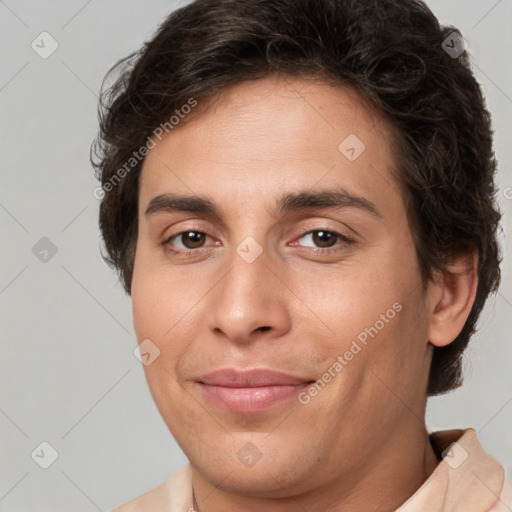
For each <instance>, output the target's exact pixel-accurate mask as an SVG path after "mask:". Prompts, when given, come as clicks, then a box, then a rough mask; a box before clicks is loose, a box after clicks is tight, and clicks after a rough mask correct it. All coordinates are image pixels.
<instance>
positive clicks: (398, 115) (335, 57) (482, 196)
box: [91, 0, 501, 395]
mask: <svg viewBox="0 0 512 512" xmlns="http://www.w3.org/2000/svg"><path fill="white" fill-rule="evenodd" d="M447 41H448V47H449V48H457V47H458V46H456V43H457V44H458V45H459V46H460V44H461V41H462V39H461V34H460V33H459V31H458V30H457V29H455V28H453V27H443V26H440V25H439V22H438V21H437V19H436V17H435V16H434V15H433V14H432V12H431V11H430V10H429V9H428V8H427V7H426V6H425V4H424V3H423V2H421V1H418V0H196V1H195V2H193V3H191V4H189V5H188V6H186V7H183V8H181V9H179V10H176V11H174V12H173V13H171V15H170V16H169V17H168V18H167V19H166V20H165V21H164V22H163V23H162V24H161V26H160V27H159V28H158V30H157V32H156V34H155V35H154V37H152V38H151V40H149V41H148V42H146V43H145V44H144V46H143V47H142V48H141V49H140V50H139V51H137V52H135V53H133V54H131V55H129V56H128V57H126V58H125V59H123V60H121V61H119V62H118V63H117V64H116V65H115V66H114V67H113V68H112V70H111V71H110V73H109V75H108V76H109V77H110V76H113V74H116V79H115V83H114V85H113V86H111V87H106V86H105V85H104V87H103V91H102V94H101V98H100V106H99V114H100V132H99V135H98V137H97V139H96V140H95V143H94V144H93V147H92V155H91V159H92V162H93V165H94V166H95V169H96V173H97V177H98V178H99V179H100V180H101V184H102V187H104V190H105V192H106V193H105V194H104V197H103V199H102V201H101V206H100V216H99V221H100V229H101V232H102V236H103V240H104V244H105V248H106V251H107V254H106V256H105V259H106V260H107V261H108V262H109V263H110V264H111V265H112V266H113V267H114V268H116V269H117V271H118V272H119V275H120V278H121V281H122V283H123V286H124V288H125V290H126V292H127V293H130V290H131V280H132V274H133V264H134V256H135V247H136V240H137V202H138V182H139V175H140V170H141V167H142V163H143V160H142V159H141V160H140V161H138V160H137V161H136V162H135V161H134V164H133V166H132V168H131V169H128V171H126V167H125V172H123V173H122V174H123V179H122V180H118V181H119V183H117V182H116V183H115V186H112V183H113V182H112V180H113V178H114V177H115V176H116V173H117V177H119V172H120V169H121V168H122V167H123V166H125V165H126V162H127V161H128V160H129V159H130V158H132V157H133V152H134V150H137V149H138V148H140V147H142V146H143V145H144V144H145V142H146V140H147V137H148V136H150V135H151V133H152V132H153V131H154V130H155V128H156V127H158V126H159V125H160V124H161V123H162V122H164V121H165V120H167V119H169V117H170V116H171V115H172V114H173V112H175V111H176V110H177V109H180V107H181V106H182V105H184V104H186V103H187V101H189V99H190V98H195V99H196V100H198V101H200V100H201V99H204V100H206V98H211V97H215V95H217V94H218V93H219V92H221V91H222V90H223V89H225V88H226V87H228V86H230V85H234V84H237V83H241V82H243V81H246V80H257V79H260V78H263V77H265V76H267V75H268V74H270V73H283V74H285V75H290V76H299V77H300V76H306V75H307V76H314V77H318V78H320V79H323V80H326V81H329V82H331V83H332V82H334V83H338V84H340V85H341V84H342V85H348V86H350V87H352V88H354V89H355V90H357V91H359V93H361V94H362V95H363V96H364V97H365V98H366V99H368V100H369V101H370V102H371V103H372V104H373V105H375V107H376V108H377V109H378V110H379V111H380V112H381V113H382V115H383V116H384V117H385V118H386V119H387V120H388V121H389V123H390V124H391V126H392V127H393V128H394V131H395V132H396V134H397V141H398V155H397V162H396V163H397V165H398V168H399V179H400V182H401V183H402V184H403V185H404V190H405V194H404V195H405V197H404V200H405V204H406V206H407V212H408V218H409V222H410V225H411V231H412V234H413V237H414V241H415V245H416V252H417V256H418V260H419V263H420V268H421V271H422V277H423V280H424V283H425V282H427V281H428V280H429V279H432V277H433V275H434V272H436V271H442V272H446V271H447V264H448V263H449V261H450V259H451V258H452V257H453V256H455V255H458V254H463V253H467V252H469V251H471V250H476V252H477V253H478V276H479V284H478V290H477V294H476V299H475V302H474V304H473V307H472V310H471V313H470V315H469V318H468V320H467V321H466V323H465V325H464V327H463V329H462V331H461V333H460V334H459V335H458V336H457V338H456V339H455V340H454V341H453V342H452V343H451V344H449V345H448V346H446V347H443V348H439V347H435V348H434V354H433V360H432V365H431V371H430V379H429V386H428V394H429V395H434V394H439V393H443V392H446V391H448V390H451V389H454V388H456V387H458V386H460V384H461V382H462V371H461V356H462V353H463V351H464V349H465V347H466V345H467V344H468V341H469V339H470V337H471V336H472V334H473V333H474V332H475V329H476V323H477V320H478V317H479V315H480V312H481V311H482V308H483V306H484V304H485V301H486V299H487V297H488V295H489V294H490V293H491V292H495V291H496V290H497V288H498V285H499V281H500V269H499V264H500V255H499V249H498V244H497V239H496V235H497V229H498V225H499V221H500V218H501V214H500V212H499V209H498V207H497V204H496V198H495V196H496V189H495V184H494V176H495V172H496V160H495V157H494V153H493V148H492V130H491V121H490V115H489V113H488V111H487V109H486V106H485V103H484V99H483V96H482V92H481V89H480V87H479V85H478V83H477V81H476V79H475V77H474V76H473V73H472V71H471V69H470V64H469V58H468V55H467V53H466V52H462V53H461V54H460V55H453V54H450V53H449V52H448V51H446V50H447ZM191 115H194V114H193V113H192V114H191ZM109 183H110V186H109V187H108V191H107V188H105V187H106V184H109Z"/></svg>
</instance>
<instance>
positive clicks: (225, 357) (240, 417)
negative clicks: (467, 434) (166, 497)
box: [132, 76, 477, 512]
mask: <svg viewBox="0 0 512 512" xmlns="http://www.w3.org/2000/svg"><path fill="white" fill-rule="evenodd" d="M202 107H203V108H202ZM349 134H356V135H357V137H358V138H359V139H360V140H362V141H363V142H364V144H365V146H366V150H365V151H364V152H363V153H362V154H361V155H360V156H359V157H358V158H357V159H356V160H355V161H353V162H351V161H349V160H348V159H347V158H346V157H345V156H344V155H343V154H342V153H341V152H340V151H339V149H338V146H339V145H340V143H341V142H342V141H343V140H344V139H345V138H346V137H347V136H348V135H349ZM390 134H391V130H390V128H389V126H388V125H387V124H386V122H385V121H384V120H383V119H382V118H381V117H380V115H379V114H378V113H377V112H375V111H373V110H372V109H371V108H370V107H369V106H368V105H367V104H366V103H365V102H364V101H363V100H362V99H361V98H360V97H359V96H358V95H357V94H356V93H355V92H354V91H352V90H350V89H348V88H344V87H334V86H330V85H326V84H324V83H321V82H319V81H311V80H305V79H291V78H289V77H288V78H286V77H279V76H272V77H269V78H265V79H262V80H259V81H256V82H252V83H243V84H239V85H236V86H233V87H230V88H229V89H226V90H225V91H224V92H223V93H222V94H221V95H219V96H218V97H217V98H216V100H215V101H214V102H213V103H212V104H211V105H208V108H205V105H201V104H199V105H198V107H197V111H196V112H195V113H194V115H193V116H192V115H191V116H190V119H187V120H186V122H184V123H183V124H182V125H180V126H178V127H177V129H175V130H173V131H172V132H170V133H169V134H168V135H167V136H165V137H164V138H163V139H162V140H161V141H156V142H157V143H156V146H155V147H154V148H153V149H152V150H151V151H150V152H149V154H148V156H147V157H146V159H145V163H144V167H143V171H142V175H141V181H140V195H139V231H138V240H137V249H136V258H135V268H134V275H133V283H132V299H133V315H134V324H135V330H136V334H137V338H138V340H139V342H141V341H142V340H144V339H146V338H149V339H151V340H152V342H153V343H155V344H156V345H157V346H158V347H159V349H160V351H161V353H160V357H158V359H156V360H155V362H154V363H153V364H151V365H148V366H146V367H145V368H144V369H145V373H146V378H147V381H148V384H149V387H150V390H151V393H152V396H153V398H154V400H155V403H156V405H157V407H158V409H159V411H160V413H161V415H162V417H163V419H164V420H165V422H166V424H167V426H168V427H169V429H170V431H171V432H172V434H173V436H174V437H175V439H176V440H177V442H178V443H179V445H180V446H181V448H182V449H183V451H184V452H185V454H186V455H187V457H188V458H189V460H190V462H191V464H192V468H193V486H194V489H195V493H196V496H197V500H198V504H199V508H200V510H201V512H217V511H218V512H220V511H223V512H226V511H227V512H230V511H233V512H234V511H238V510H244V511H261V510H266V511H271V512H274V511H276V512H277V511H282V512H285V511H286V512H287V511H296V510H307V511H310V512H314V511H326V510H327V511H340V512H341V511H348V510H351V511H353V510H379V511H388V510H389V511H391V510H394V509H395V508H397V507H398V506H399V505H400V504H401V503H403V502H404V501H405V500H406V499H407V498H408V497H409V496H411V495H412V494H413V493H414V492H415V491H416V490H417V489H418V488H419V487H420V486H421V484H422V483H423V482H424V481H425V479H426V478H427V477H428V476H429V475H430V474H431V473H432V471H433V470H434V468H435V466H436V465H437V464H438V462H439V461H438V459H437V457H436V455H435V453H434V451H433V449H432V447H431V445H430V443H429V440H428V435H427V430H426V427H425V420H424V415H425V403H426V387H427V380H428V371H429V366H430V361H431V357H432V348H433V345H438V346H442V345H446V344H448V343H450V342H451V341H452V340H453V339H454V338H455V337H456V336H457V334H458V332H460V330H461V329H462V327H463V325H464V322H465V320H466V318H467V316H468V314H469V311H470V308H471V304H472V302H473V300H474V294H475V290H476V283H477V279H476V276H475V272H474V270H471V271H468V272H460V274H459V275H457V276H455V277H448V276H444V275H438V276H437V278H436V280H435V282H431V283H429V285H428V287H427V289H426V290H425V289H424V288H423V286H422V282H421V278H420V271H419V266H418V260H417V257H416V253H415V248H414V244H413V238H412V235H411V231H410V227H409V223H408V220H407V216H406V212H405V207H404V202H403V198H402V193H401V189H400V186H399V184H398V182H397V180H396V179H395V178H394V173H393V170H394V168H395V167H396V164H395V161H394V155H393V153H392V150H391V147H392V146H391V142H390V141H391V138H390ZM340 186H343V187H344V188H345V189H346V190H348V191H350V193H352V194H354V195H357V196H360V197H362V198H365V199H366V200H367V201H371V203H373V204H374V205H375V207H376V209H377V210H378V212H379V215H378V216H377V215H372V214H371V213H369V212H367V211H364V210H362V209H360V208H356V207H348V206H345V207H340V208H319V207H315V208H309V209H307V210H301V211H294V212H289V213H285V214H283V213H280V214H276V213H272V211H271V207H272V206H273V205H274V202H275V201H276V199H277V198H278V197H279V196H281V195H282V194H283V193H287V192H296V191H298V190H301V191H302V190H305V191H309V192H311V191H318V190H329V189H336V188H339V187H340ZM165 193H176V194H184V195H198V196H203V197H205V198H208V199H210V200H211V201H212V202H213V203H214V204H215V205H216V206H217V207H218V209H219V211H220V212H221V216H220V217H215V216H211V215H209V214H203V213H195V212H186V211H172V210H171V211H160V212H158V213H155V214H153V215H146V214H145V212H146V209H147V206H148V204H149V202H150V201H151V199H153V198H154V197H156V196H158V195H161V194H165ZM312 230H317V231H316V233H318V231H331V232H339V233H342V234H343V235H345V236H347V237H350V238H352V240H353V242H352V243H344V242H343V241H342V240H339V239H337V238H336V237H334V241H335V243H334V245H333V248H332V249H331V251H330V252H326V249H325V247H326V245H325V244H324V245H320V244H321V241H322V240H321V239H320V244H319V242H318V238H315V237H314V236H313V235H311V234H307V233H309V232H311V231H312ZM183 231H185V232H188V231H196V232H197V231H199V232H202V233H205V234H206V235H207V236H205V237H204V241H203V242H202V248H201V244H199V245H198V244H197V243H196V244H195V245H194V244H193V241H194V239H192V241H191V239H190V238H187V237H186V236H185V237H183V236H175V237H174V238H173V239H172V240H171V241H170V242H168V243H167V245H165V244H164V241H165V240H168V239H169V237H171V236H173V235H178V234H179V233H181V232H183ZM248 236H251V237H253V238H254V239H255V240H256V241H257V242H258V244H259V245H260V246H261V247H262V249H263V252H262V254H261V255H260V256H259V257H258V258H257V259H256V260H255V261H254V262H252V263H247V262H246V261H244V259H242V258H241V257H240V256H239V254H238V253H237V252H236V249H237V247H238V246H239V244H240V243H241V242H242V241H243V240H244V239H245V238H246V237H248ZM315 240H316V241H315ZM331 245H332V244H331ZM168 247H171V248H174V249H176V250H180V251H183V254H179V255H176V254H173V253H171V252H169V251H168V250H166V248H168ZM197 247H199V249H197ZM194 251H195V252H194ZM187 252H188V254H189V255H188V256H185V255H184V253H187ZM472 261H473V260H471V259H469V260H468V259H467V258H466V259H465V260H464V259H462V258H461V259H460V261H459V260H457V261H454V262H453V266H452V268H451V270H452V271H461V270H463V269H465V268H466V267H468V266H469V267H471V265H472ZM396 303H398V304H399V305H400V306H401V311H400V312H399V313H397V314H396V316H395V317H394V318H393V319H392V320H389V322H387V323H385V326H384V328H382V329H381V330H380V331H379V333H378V334H377V335H376V336H375V337H374V338H373V339H370V341H369V342H368V344H367V346H364V348H363V349H362V350H361V351H360V352H359V353H357V355H355V356H354V358H353V359H352V360H351V361H349V362H348V364H347V365H346V366H344V367H343V369H342V370H341V371H339V372H337V373H336V376H335V377H334V378H332V380H331V381H330V382H329V383H328V384H327V385H326V386H325V387H324V388H323V389H322V390H321V391H320V392H319V393H318V394H317V395H316V396H314V397H312V398H311V400H310V402H309V403H307V404H303V403H300V401H299V400H298V399H297V398H296V397H293V398H291V399H287V400H285V401H282V402H279V403H277V404H275V405H273V406H272V407H270V408H268V409H265V410H264V411H260V412H258V413H251V414H241V413H234V412H229V411H225V410H223V409H220V408H219V407H218V406H217V405H215V404H214V403H212V402H211V401H209V400H208V399H207V398H206V397H205V396H204V395H203V394H202V393H201V390H200V389H199V387H198V385H197V383H196V382H195V380H194V379H196V378H197V377H198V376H200V375H202V374H204V373H206V372H209V371H212V370H215V369H218V368H226V367H237V368H244V369H248V368H269V369H275V370H280V371H283V372H286V373H290V374H293V375H295V376H301V377H307V378H308V379H310V380H320V379H321V378H322V375H324V374H325V372H326V371H327V370H328V369H329V368H331V367H332V366H333V364H334V363H335V361H336V360H337V358H338V356H340V355H343V354H344V353H345V352H346V351H347V350H348V349H349V348H350V346H351V343H352V342H353V340H356V339H357V336H358V334H360V333H361V332H362V331H364V329H365V328H368V327H370V326H374V325H375V323H376V321H377V320H379V319H380V318H381V316H380V315H382V314H385V313H386V311H387V310H389V309H390V308H392V306H393V304H396ZM263 326H265V327H266V329H264V330H261V329H259V328H260V327H263ZM247 443H252V445H254V446H255V447H257V450H258V452H259V453H260V454H261V458H260V459H259V460H258V462H257V463H256V464H255V465H253V466H252V467H248V466H246V465H245V464H244V463H243V462H242V461H241V460H240V459H239V457H238V456H237V453H238V451H239V450H240V449H242V448H243V447H244V446H246V445H247ZM252 445H250V446H252ZM246 449H247V448H246ZM253 450H254V448H253Z"/></svg>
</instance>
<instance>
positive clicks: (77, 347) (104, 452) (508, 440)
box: [0, 0, 512, 512]
mask: <svg viewBox="0 0 512 512" xmlns="http://www.w3.org/2000/svg"><path fill="white" fill-rule="evenodd" d="M428 4H429V5H430V6H431V8H432V9H433V10H434V12H435V13H436V14H437V15H438V17H439V18H440V20H441V21H442V22H444V23H451V24H454V25H455V26H457V27H459V28H460V29H461V30H462V31H463V34H464V35H465V38H466V40H467V42H468V44H469V49H470V51H471V53H472V55H473V57H474V64H475V65H474V69H475V71H476V75H477V77H478V80H479V81H480V83H481V84H482V87H483V89H484V92H485V94H486V97H487V100H488V106H489V108H490V110H491V112H492V113H493V116H494V126H495V130H496V142H495V144H496V152H497V156H498V158H499V161H500V164H501V170H500V176H499V184H500V186H501V188H502V192H501V193H500V202H501V205H502V209H503V212H504V221H503V227H504V235H503V236H502V237H501V238H502V243H503V251H504V256H505V259H504V262H503V283H502V286H501V289H500V292H499V293H498V295H497V296H496V297H494V298H492V299H491V300H490V301H489V303H488V306H487V309H486V311H485V315H484V316H483V318H482V320H481V322H480V331H479V333H478V335H477V336H476V337H475V338H474V339H473V341H472V344H471V346H470V348H469V350H468V352H467V357H466V360H465V366H466V375H467V377H466V384H465V387H464V388H463V389H460V390H458V391H456V392H454V393H452V394H450V395H448V396H444V397H440V398H435V399H432V400H430V402H429V406H428V427H429V428H430V429H444V428H456V427H461V428H463V427H468V426H472V427H474V428H475V429H476V430H477V432H478V434H479V437H480V439H481V441H482V443H483V445H484V446H485V448H486V449H487V450H488V451H489V452H490V453H491V454H493V455H494V456H495V457H496V458H498V459H499V460H500V461H501V462H502V463H503V464H504V465H505V466H506V468H507V470H508V471H510V469H511V468H512V437H511V436H510V431H511V425H512V371H511V365H510V363H511V361H512V345H511V343H510V333H509V331H510V327H511V322H510V317H511V316H512V280H511V273H510V270H511V259H510V235H511V234H512V233H511V221H510V219H511V211H512V188H509V189H507V187H512V174H511V171H510V169H511V163H512V154H511V144H510V141H511V135H512V133H511V122H510V119H511V115H512V80H511V79H512V72H511V69H512V68H511V66H510V55H511V53H512V37H511V31H510V23H511V22H512V0H501V1H496V0H479V1H478V2H477V1H472V2H468V0H430V1H428ZM177 5H178V3H177V2H172V1H163V0H152V1H151V2H142V1H131V2H126V1H124V2H121V1H113V0H109V1H103V2H100V1H99V0H92V1H91V0H90V1H88V2H84V1H83V0H73V1H67V2H64V1H63V0H59V1H55V2H36V1H35V0H32V1H25V0H18V1H14V0H9V1H6V2H0V33H1V34H2V39H3V41H2V45H1V47H0V52H1V62H2V66H1V76H0V107H1V114H0V115H1V135H0V141H1V145H2V157H1V171H0V176H1V182H0V183H1V185H0V223H1V229H2V231H1V233H2V238H1V240H2V242H1V243H2V251H1V252H0V258H1V261H0V321H1V330H0V333H1V352H0V354H1V355H0V375H1V385H0V432H1V444H0V449H1V452H0V510H1V511H16V512H22V511H32V512H33V511H43V512H44V511H64V510H73V511H75V512H79V511H84V512H88V511H94V510H103V511H107V510H110V509H112V508H113V507H114V506H115V505H118V504H120V503H122V502H125V501H127V500H128V499H130V498H132V497H134V496H137V495H139V494H141V493H142V492H144V491H146V490H148V489H150V488H152V487H154V486H156V485H158V484H160V483H161V482H163V481H164V480H165V479H167V478H168V476H169V475H170V474H171V473H172V472H173V471H175V470H176V469H178V468H179V467H180V466H182V465H183V464H184V463H186V458H185V456H184V455H183V453H182V452H181V450H180V449H179V447H178V446H177V445H176V443H175V442H174V440H173V439H172V436H171V435H170V433H169V432H168V431H167V429H166V427H165V425H164V423H163V421H162V420H161V418H160V416H159V414H158V412H157V410H156V407H155V406H154V404H153V402H152V400H151V397H150V394H149V391H148V390H147V385H146V382H145V379H144V376H143V372H142V366H141V364H140V363H139V361H138V360H137V359H136V358H135V357H134V355H133V353H132V351H133V349H134V348H135V346H136V341H135V336H134V334H133V329H132V324H131V309H130V308H131V306H130V300H129V298H128V297H126V296H125V295H124V293H123V291H122V289H121V286H120V284H119V282H118V280H117V277H116V275H115V274H114V273H113V272H112V271H111V270H110V269H109V268H108V267H107V266H106V265H105V264H104V263H103V261H102V259H101V256H100V245H99V238H98V237H99V231H98V228H97V211H98V201H97V200H96V199H95V198H94V197H93V194H92V191H93V189H94V188H95V187H96V186H97V182H96V181H95V179H94V177H93V172H92V169H91V167H90V165H89V160H88V157H89V145H90V143H91V141H92V139H93V138H94V136H95V134H96V130H97V119H96V101H97V97H96V96H97V93H98V90H99V86H100V83H101V80H102V78H103V76H104V74H105V72H106V71H107V69H108V68H109V67H110V66H111V65H112V64H113V63H114V62H115V61H116V60H117V59H119V58H121V57H123V56H125V55H126V54H127V53H128V52H130V51H132V50H134V49H136V48H138V47H139V45H140V44H141V43H142V42H143V41H144V40H145V39H147V38H148V37H149V36H150V35H151V33H152V32H153V30H154V29H155V27H156V25H157V24H158V23H159V22H160V21H161V20H162V19H163V18H164V17H165V16H166V15H167V14H168V13H169V12H170V11H171V10H172V9H174V8H175V7H176V6H177ZM43 31H47V32H49V33H50V34H51V35H52V37H53V38H54V39H55V40H56V41H57V42H58V44H59V47H58V49H57V50H56V51H55V53H53V54H52V55H51V56H50V57H49V58H47V59H42V58H41V57H40V56H39V55H38V54H37V53H36V52H35V51H34V50H33V49H32V48H31V42H32V41H33V40H34V39H35V38H36V37H37V36H38V35H39V34H40V33H41V32H43ZM45 47H46V48H48V45H45ZM506 191H508V192H506ZM43 237H46V238H48V239H49V240H51V242H52V243H53V244H54V246H55V247H56V248H57V252H56V254H55V255H52V252H51V251H50V252H49V253H48V255H47V256H46V260H47V261H40V259H39V258H42V257H43V256H44V253H41V254H37V251H36V250H34V252H36V254H34V252H33V247H34V246H35V245H36V244H37V243H38V241H39V240H40V239H41V238H43ZM39 244H43V245H42V246H39V245H37V246H36V249H38V250H39V251H41V250H43V249H44V248H45V244H48V242H47V241H43V242H39ZM37 256H38V257H37ZM42 441H47V442H48V443H50V444H51V445H52V446H53V447H54V448H55V450H56V451H57V452H58V458H57V460H56V461H55V462H54V463H53V464H52V465H51V466H50V467H49V468H48V469H42V468H41V467H39V465H38V464H36V462H34V460H33V459H32V458H31V453H32V452H33V451H34V450H35V449H36V448H37V447H38V446H39V445H40V443H41V442H42ZM37 453H39V458H38V457H37V455H35V458H36V460H38V461H42V462H44V460H43V459H45V457H46V460H47V461H48V460H49V459H48V457H49V451H48V450H47V449H46V451H45V450H44V449H43V452H41V449H40V448H39V449H38V450H36V454H37ZM41 453H43V454H44V455H41Z"/></svg>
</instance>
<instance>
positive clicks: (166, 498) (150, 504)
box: [112, 464, 192, 512]
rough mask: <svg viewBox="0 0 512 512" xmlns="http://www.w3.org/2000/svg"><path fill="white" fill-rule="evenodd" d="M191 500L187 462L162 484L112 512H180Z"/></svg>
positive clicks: (189, 471)
mask: <svg viewBox="0 0 512 512" xmlns="http://www.w3.org/2000/svg"><path fill="white" fill-rule="evenodd" d="M191 500H192V475H191V468H190V464H187V465H186V466H183V467H182V468H181V469H179V470H178V471H176V472H175V473H173V474H172V475H171V477H170V478H169V479H168V480H167V481H166V482H164V483H163V484H162V485H159V486H158V487H155V488H154V489H151V490H150V491H147V492H145V493H144V494H141V495H140V496H138V497H137V498H134V499H132V500H130V501H128V502H127V503H124V504H123V505H120V506H118V507H116V508H115V509H114V510H112V512H145V511H148V512H149V511H150V512H160V511H162V512H174V510H176V511H179V512H181V511H182V510H187V508H188V507H189V506H190V505H189V503H190V502H191Z"/></svg>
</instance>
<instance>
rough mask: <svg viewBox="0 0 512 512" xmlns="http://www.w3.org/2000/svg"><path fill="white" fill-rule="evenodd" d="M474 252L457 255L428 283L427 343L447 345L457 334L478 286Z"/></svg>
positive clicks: (467, 314) (439, 345)
mask: <svg viewBox="0 0 512 512" xmlns="http://www.w3.org/2000/svg"><path fill="white" fill-rule="evenodd" d="M477 269H478V255H477V252H476V251H472V252H471V253H469V254H464V255H462V256H460V257H457V258H456V259H455V260H454V261H453V262H452V264H450V265H449V266H448V269H447V271H445V272H443V273H440V274H438V275H437V276H436V278H435V281H434V282H431V283H430V284H429V310H430V321H429V337H428V340H429V342H430V343H431V344H432V345H434V346H436V347H444V346H446V345H449V344H450V343H451V342H452V341H453V340H454V339H455V338H456V337H457V336H458V335H459V334H460V331H461V330H462V328H463V327H464V324H465V323H466V320H467V318H468V316H469V313H470V312H471V308H472V307H473V303H474V301H475V296H476V290H477V286H478V270H477Z"/></svg>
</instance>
